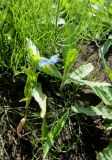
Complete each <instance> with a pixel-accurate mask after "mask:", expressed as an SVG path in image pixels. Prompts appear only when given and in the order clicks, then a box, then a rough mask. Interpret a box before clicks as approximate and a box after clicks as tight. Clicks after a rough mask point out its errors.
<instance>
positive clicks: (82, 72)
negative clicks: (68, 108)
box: [65, 63, 94, 83]
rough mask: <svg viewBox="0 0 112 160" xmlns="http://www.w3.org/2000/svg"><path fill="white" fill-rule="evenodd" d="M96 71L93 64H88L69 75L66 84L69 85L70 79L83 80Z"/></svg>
mask: <svg viewBox="0 0 112 160" xmlns="http://www.w3.org/2000/svg"><path fill="white" fill-rule="evenodd" d="M93 70H94V66H93V65H92V63H88V64H85V65H82V66H80V67H79V68H77V69H76V70H75V71H73V72H72V73H70V74H68V78H67V79H66V81H65V83H69V77H70V78H73V77H74V78H75V79H82V78H85V77H86V76H88V75H89V74H90V73H91V72H92V71H93Z"/></svg>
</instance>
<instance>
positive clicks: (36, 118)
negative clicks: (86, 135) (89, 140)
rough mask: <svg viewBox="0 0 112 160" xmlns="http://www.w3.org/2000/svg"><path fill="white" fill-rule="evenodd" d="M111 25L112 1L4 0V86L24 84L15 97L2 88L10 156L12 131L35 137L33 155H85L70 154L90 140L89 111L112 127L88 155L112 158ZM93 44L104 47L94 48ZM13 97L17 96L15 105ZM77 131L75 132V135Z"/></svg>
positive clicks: (0, 54)
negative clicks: (104, 141)
mask: <svg viewBox="0 0 112 160" xmlns="http://www.w3.org/2000/svg"><path fill="white" fill-rule="evenodd" d="M111 26H112V1H111V0H108V1H107V0H98V1H97V0H76V1H74V0H57V1H54V0H49V1H47V0H38V1H36V0H23V1H21V0H7V1H5V0H1V1H0V48H1V51H0V78H1V80H0V83H1V84H0V86H3V88H5V85H8V87H9V86H11V88H14V89H15V90H16V92H17V95H18V93H19V91H18V90H17V89H18V87H17V85H18V86H20V95H19V97H18V98H17V97H16V96H14V95H11V96H12V98H11V101H10V100H9V99H7V96H6V95H4V94H3V93H4V92H5V91H1V96H0V98H1V101H0V103H1V104H0V106H1V109H0V114H1V129H3V132H1V142H2V143H1V144H2V145H1V150H2V153H3V154H1V157H3V158H2V159H15V158H16V157H15V153H11V151H9V150H8V149H6V148H7V146H10V144H7V143H6V139H7V134H6V131H7V130H11V133H13V135H12V136H14V137H15V135H16V136H17V138H14V139H18V140H15V141H17V143H19V142H20V141H21V139H23V140H24V141H29V142H30V145H31V147H33V149H32V151H31V152H32V156H31V157H27V156H26V157H25V158H26V159H32V160H36V159H39V158H41V159H43V160H45V159H64V156H65V155H64V153H65V152H67V153H68V157H67V159H77V158H76V157H77V154H76V153H75V156H72V157H69V151H71V150H72V151H73V152H74V150H76V149H77V148H78V147H79V146H80V144H81V143H82V137H81V136H82V132H83V126H84V127H85V128H86V130H88V127H87V126H89V125H91V124H90V123H89V122H87V121H86V119H89V118H90V119H91V121H92V123H94V124H95V120H97V119H100V121H101V124H98V126H99V128H102V131H103V133H105V134H107V133H109V138H108V141H110V143H108V144H107V145H108V146H107V145H106V146H104V147H103V148H102V149H97V147H96V148H95V149H94V151H93V152H94V153H93V154H91V155H90V157H88V158H87V156H86V155H84V156H85V160H86V159H91V160H93V159H98V160H108V159H109V158H110V156H109V155H110V154H111V148H112V145H111V139H110V137H111V129H112V86H111V80H112V68H111V67H112V65H111V54H110V52H111V46H112V36H111V33H112V27H111ZM93 44H94V47H96V49H95V50H93V51H92V52H90V53H89V51H88V49H89V47H90V48H91V49H92V45H93ZM86 52H87V54H85V53H86ZM94 52H97V53H94ZM94 55H95V56H96V57H97V59H95V56H94ZM97 64H98V66H97ZM100 66H101V67H100ZM98 68H99V69H101V72H102V73H103V75H104V77H106V80H104V77H103V78H102V75H101V72H100V71H99V69H98ZM9 74H11V76H9ZM4 75H5V76H6V77H4ZM8 76H9V77H10V80H9V79H8ZM21 77H22V78H21ZM4 80H5V81H4ZM12 84H13V85H12ZM14 85H15V87H14ZM16 87H17V88H16ZM88 88H89V94H92V97H93V99H92V103H90V98H89V97H88V100H87V103H85V104H84V102H85V96H83V94H84V95H85V93H84V92H88ZM4 90H5V89H4ZM7 90H8V89H7ZM6 92H7V91H6ZM9 92H11V91H9ZM82 93H83V94H82ZM81 94H82V97H81V98H82V100H81V99H80V98H79V97H80V96H81ZM13 96H14V97H13ZM94 96H95V97H96V98H95V99H94ZM4 98H5V99H6V101H4V100H3V99H4ZM13 98H14V101H16V100H17V101H16V102H17V104H15V105H14V106H13V105H12V104H13V101H12V99H13ZM97 99H98V103H97V102H96V101H97ZM4 102H5V103H4ZM32 102H33V103H32ZM35 106H37V107H35ZM35 108H36V109H35ZM83 120H84V122H83ZM74 123H76V124H75V127H76V128H74V127H73V125H74ZM82 125H83V126H82ZM81 126H82V128H81ZM88 132H89V131H88ZM27 133H30V134H28V135H27ZM74 133H75V134H74ZM66 134H68V135H66ZM26 136H27V140H26V139H25V138H26ZM69 136H71V137H73V136H75V138H72V141H71V142H70V138H69ZM100 136H102V135H100ZM10 137H11V135H10V136H8V138H10ZM65 139H66V140H65ZM73 139H74V142H73ZM94 141H95V140H94ZM105 147H107V148H106V149H104V148H105ZM16 149H17V148H16ZM99 151H100V152H99ZM13 152H14V151H13ZM28 152H29V151H27V155H28ZM88 152H89V151H88ZM96 152H97V153H96ZM16 153H17V152H16ZM81 154H82V153H81V152H80V158H79V159H81ZM16 155H17V154H16ZM94 155H95V157H94ZM92 156H93V157H92ZM20 157H21V155H20ZM21 159H22V157H21Z"/></svg>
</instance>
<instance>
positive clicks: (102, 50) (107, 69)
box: [99, 36, 112, 80]
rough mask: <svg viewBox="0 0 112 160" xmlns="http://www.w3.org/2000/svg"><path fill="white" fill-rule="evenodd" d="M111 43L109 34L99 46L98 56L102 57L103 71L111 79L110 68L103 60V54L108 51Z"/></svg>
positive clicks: (111, 71)
mask: <svg viewBox="0 0 112 160" xmlns="http://www.w3.org/2000/svg"><path fill="white" fill-rule="evenodd" d="M111 45H112V36H109V38H108V40H107V41H106V42H105V43H104V44H103V45H102V46H101V47H100V50H99V56H100V58H101V59H102V63H103V65H104V71H105V73H106V74H107V75H108V77H109V78H110V79H111V80H112V70H111V68H110V67H109V65H108V63H107V62H106V60H105V55H106V54H107V53H108V50H109V48H110V46H111Z"/></svg>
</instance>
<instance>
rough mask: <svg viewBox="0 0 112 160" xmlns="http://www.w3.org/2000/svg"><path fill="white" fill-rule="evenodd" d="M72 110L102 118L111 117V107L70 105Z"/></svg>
mask: <svg viewBox="0 0 112 160" xmlns="http://www.w3.org/2000/svg"><path fill="white" fill-rule="evenodd" d="M71 108H72V111H73V112H75V113H83V114H85V115H87V116H102V117H103V118H104V119H112V109H110V108H109V107H108V108H105V107H94V106H91V107H80V106H72V107H71Z"/></svg>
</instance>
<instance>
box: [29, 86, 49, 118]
mask: <svg viewBox="0 0 112 160" xmlns="http://www.w3.org/2000/svg"><path fill="white" fill-rule="evenodd" d="M32 96H33V97H34V98H35V100H36V101H37V102H38V104H39V106H40V108H41V113H40V116H41V117H42V118H44V116H45V114H46V95H45V94H43V92H42V88H41V85H40V84H39V85H38V86H36V87H35V88H34V89H33V92H32Z"/></svg>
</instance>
